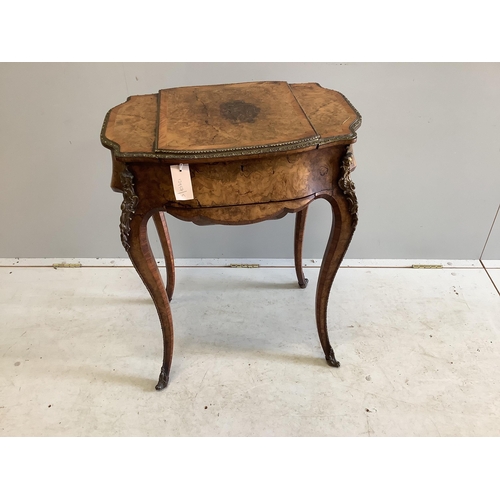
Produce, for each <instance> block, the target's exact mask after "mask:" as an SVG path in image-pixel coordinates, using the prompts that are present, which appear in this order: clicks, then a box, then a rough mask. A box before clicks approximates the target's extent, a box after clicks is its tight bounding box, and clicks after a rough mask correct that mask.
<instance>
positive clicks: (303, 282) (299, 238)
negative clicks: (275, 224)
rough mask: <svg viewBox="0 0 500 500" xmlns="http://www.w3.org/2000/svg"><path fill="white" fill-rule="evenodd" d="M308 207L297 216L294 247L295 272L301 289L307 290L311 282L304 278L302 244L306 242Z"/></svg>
mask: <svg viewBox="0 0 500 500" xmlns="http://www.w3.org/2000/svg"><path fill="white" fill-rule="evenodd" d="M307 208H308V207H307V206H306V207H305V208H303V209H302V210H301V211H300V212H297V215H296V216H295V239H294V245H293V254H294V257H295V272H296V273H297V280H298V282H299V287H300V288H305V287H306V286H307V283H308V282H309V280H308V279H307V278H306V277H305V276H304V271H303V270H302V242H303V241H304V228H305V225H306V217H307Z"/></svg>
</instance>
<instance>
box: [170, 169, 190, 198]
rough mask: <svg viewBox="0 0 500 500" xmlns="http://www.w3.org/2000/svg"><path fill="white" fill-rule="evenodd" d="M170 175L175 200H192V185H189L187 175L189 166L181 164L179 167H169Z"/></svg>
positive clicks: (188, 176) (188, 175) (188, 174)
mask: <svg viewBox="0 0 500 500" xmlns="http://www.w3.org/2000/svg"><path fill="white" fill-rule="evenodd" d="M170 172H171V174H172V184H173V186H174V193H175V199H176V200H192V199H194V196H193V185H192V184H191V174H190V173H189V165H188V164H187V163H181V164H180V165H170Z"/></svg>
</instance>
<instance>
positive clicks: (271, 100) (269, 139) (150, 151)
mask: <svg viewBox="0 0 500 500" xmlns="http://www.w3.org/2000/svg"><path fill="white" fill-rule="evenodd" d="M360 124H361V116H360V115H359V113H358V112H357V111H356V109H355V108H354V107H353V106H352V104H351V103H350V102H349V101H348V100H347V99H346V98H345V97H344V96H343V95H342V94H340V93H339V92H336V91H334V90H329V89H325V88H323V87H321V86H320V85H318V84H317V83H302V84H288V83H286V82H251V83H234V84H227V85H208V86H198V87H180V88H173V89H164V90H160V91H159V93H158V94H150V95H141V96H132V97H129V98H128V100H127V101H126V102H125V103H123V104H120V105H118V106H116V107H114V108H113V109H111V110H110V111H109V112H108V114H107V116H106V119H105V121H104V124H103V128H102V133H101V142H102V144H103V145H104V146H105V147H107V148H108V149H111V150H112V151H113V154H114V156H115V157H116V158H117V159H123V160H125V159H127V158H128V159H136V160H139V161H140V160H148V159H151V158H156V159H165V160H175V161H182V160H186V161H189V162H191V163H193V162H203V161H205V162H206V161H207V159H211V161H216V160H219V159H224V158H228V159H230V158H231V157H232V158H234V157H238V158H239V157H241V158H243V157H252V156H255V155H263V154H272V153H279V152H283V151H295V152H298V151H306V150H310V149H315V148H318V147H322V146H324V145H331V144H332V143H335V144H351V143H353V142H355V141H356V130H357V129H358V128H359V126H360Z"/></svg>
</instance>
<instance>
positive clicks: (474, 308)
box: [0, 265, 500, 436]
mask: <svg viewBox="0 0 500 500" xmlns="http://www.w3.org/2000/svg"><path fill="white" fill-rule="evenodd" d="M306 275H307V276H308V277H309V280H310V282H309V287H308V288H307V289H305V290H300V289H299V288H298V287H297V285H296V283H295V278H294V270H293V269H289V268H257V269H238V268H236V269H234V268H215V267H212V268H200V267H198V268H196V267H192V268H178V269H177V286H176V291H175V294H174V300H173V302H172V304H171V307H172V312H173V317H174V326H175V338H176V344H175V352H174V361H173V367H172V372H171V377H170V384H169V387H168V388H167V389H166V390H165V391H162V392H157V391H155V390H154V385H155V383H156V381H157V377H158V374H159V370H160V365H161V356H162V345H161V333H160V329H159V322H158V319H157V316H156V312H155V310H154V306H153V305H152V302H151V300H150V298H149V295H148V293H147V291H146V289H145V288H144V286H143V284H142V282H141V281H140V279H139V277H138V276H137V274H136V272H135V271H134V269H133V268H130V267H125V268H111V267H100V268H99V267H88V268H86V267H83V268H79V269H53V268H36V267H1V268H0V310H1V314H0V435H1V436H499V435H500V296H499V295H498V293H497V291H496V290H495V288H494V286H493V284H492V282H491V280H490V278H489V277H488V275H487V274H486V272H485V271H484V270H483V269H482V268H481V267H480V265H475V267H469V268H465V269H464V268H453V267H452V268H445V269H438V270H428V269H408V268H407V269H404V268H399V269H396V268H342V269H341V270H340V271H339V274H338V276H337V279H336V282H335V283H334V286H333V288H332V293H331V296H330V304H329V313H328V317H329V328H330V338H331V340H332V345H333V347H334V349H335V352H336V355H337V358H338V359H339V361H340V362H341V367H340V368H338V369H335V368H331V367H329V366H328V365H327V364H326V363H325V361H324V358H323V355H322V351H321V347H320V344H319V340H318V337H317V334H316V330H315V319H314V293H315V286H316V281H317V275H318V269H317V268H309V269H307V272H306ZM491 275H492V277H494V279H497V280H498V282H497V286H499V285H500V270H498V271H497V270H493V271H491ZM499 288H500V287H499Z"/></svg>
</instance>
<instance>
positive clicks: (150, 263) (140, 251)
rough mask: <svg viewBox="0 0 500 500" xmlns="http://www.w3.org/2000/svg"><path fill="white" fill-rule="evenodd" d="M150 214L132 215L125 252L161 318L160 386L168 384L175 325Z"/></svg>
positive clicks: (158, 385) (160, 387) (162, 387)
mask: <svg viewBox="0 0 500 500" xmlns="http://www.w3.org/2000/svg"><path fill="white" fill-rule="evenodd" d="M150 216H151V215H150V214H146V216H143V215H140V214H136V215H133V216H132V217H131V219H130V235H129V238H128V243H129V245H130V248H129V249H128V254H129V257H130V260H131V261H132V263H133V264H134V267H135V269H136V271H137V273H138V274H139V276H140V277H141V279H142V281H143V282H144V285H145V286H146V288H147V289H148V291H149V293H150V295H151V298H152V299H153V302H154V305H155V306H156V310H157V312H158V316H159V319H160V325H161V330H162V333H163V365H162V368H161V372H160V378H159V380H158V384H157V385H156V389H157V390H161V389H164V388H165V387H167V384H168V377H169V373H170V366H171V364H172V354H173V348H174V328H173V324H172V314H171V312H170V305H169V300H168V297H167V293H166V290H165V288H164V286H163V281H162V279H161V275H160V270H159V269H158V266H157V264H156V261H155V258H154V255H153V252H152V251H151V247H150V245H149V240H148V234H147V222H148V219H149V218H150Z"/></svg>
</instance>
